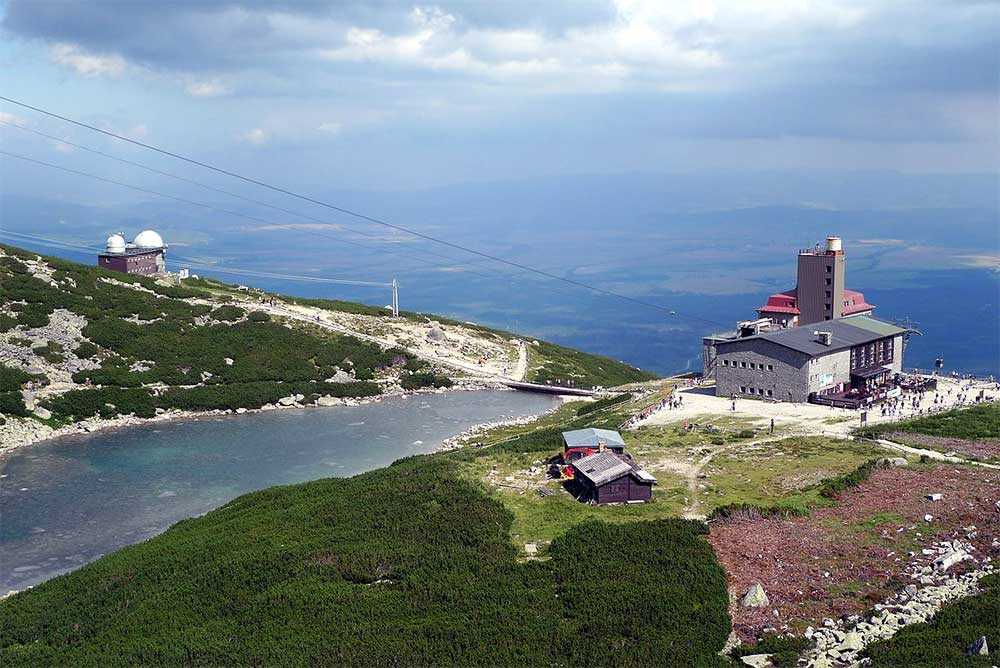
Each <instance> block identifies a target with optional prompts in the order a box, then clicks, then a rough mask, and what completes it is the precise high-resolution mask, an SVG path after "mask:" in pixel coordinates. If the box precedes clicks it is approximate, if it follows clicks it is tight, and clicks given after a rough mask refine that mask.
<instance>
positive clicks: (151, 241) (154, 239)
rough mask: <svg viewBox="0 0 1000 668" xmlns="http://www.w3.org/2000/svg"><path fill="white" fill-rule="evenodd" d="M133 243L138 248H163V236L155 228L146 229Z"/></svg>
mask: <svg viewBox="0 0 1000 668" xmlns="http://www.w3.org/2000/svg"><path fill="white" fill-rule="evenodd" d="M132 243H134V244H135V245H136V247H137V248H163V237H161V236H160V235H159V234H157V233H156V232H154V231H153V230H144V231H142V232H140V233H139V234H138V235H137V236H136V238H135V241H133V242H132Z"/></svg>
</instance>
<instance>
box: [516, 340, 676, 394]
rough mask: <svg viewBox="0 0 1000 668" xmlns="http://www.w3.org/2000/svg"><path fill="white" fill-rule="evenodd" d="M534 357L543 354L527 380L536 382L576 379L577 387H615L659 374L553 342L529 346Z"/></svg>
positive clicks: (540, 342) (561, 381)
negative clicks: (539, 363)
mask: <svg viewBox="0 0 1000 668" xmlns="http://www.w3.org/2000/svg"><path fill="white" fill-rule="evenodd" d="M528 351H529V356H530V357H531V358H541V361H542V362H543V363H544V364H542V365H535V364H534V363H533V365H532V366H534V367H535V368H533V369H532V370H531V371H530V372H529V374H528V380H531V381H533V382H536V383H546V382H552V383H556V384H559V383H565V382H568V381H573V382H574V384H575V385H576V386H577V387H591V386H596V385H603V386H606V387H614V386H616V385H625V384H627V383H636V382H640V381H644V380H654V379H655V378H657V376H656V374H653V373H649V372H648V371H643V370H642V369H637V368H635V367H632V366H629V365H628V364H624V363H622V362H619V361H617V360H613V359H611V358H610V357H603V356H601V355H592V354H590V353H584V352H581V351H579V350H573V349H571V348H564V347H563V346H557V345H556V344H554V343H547V342H545V341H539V342H538V345H534V343H532V344H531V345H530V346H528Z"/></svg>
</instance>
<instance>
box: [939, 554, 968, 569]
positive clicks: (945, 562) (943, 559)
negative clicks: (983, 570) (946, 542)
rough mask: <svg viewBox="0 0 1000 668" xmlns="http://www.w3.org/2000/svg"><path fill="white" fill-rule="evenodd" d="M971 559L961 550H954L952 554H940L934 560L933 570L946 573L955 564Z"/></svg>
mask: <svg viewBox="0 0 1000 668" xmlns="http://www.w3.org/2000/svg"><path fill="white" fill-rule="evenodd" d="M971 558H972V557H971V556H970V555H968V554H967V553H965V552H962V551H961V550H954V551H952V552H947V553H945V554H942V555H941V556H940V557H938V558H937V559H935V560H934V568H936V569H938V570H940V571H946V570H948V569H949V568H951V567H952V566H954V565H955V564H957V563H959V562H962V561H965V560H966V559H971Z"/></svg>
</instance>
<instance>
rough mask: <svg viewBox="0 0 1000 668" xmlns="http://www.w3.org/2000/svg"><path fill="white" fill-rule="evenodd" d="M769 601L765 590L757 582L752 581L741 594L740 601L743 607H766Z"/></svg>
mask: <svg viewBox="0 0 1000 668" xmlns="http://www.w3.org/2000/svg"><path fill="white" fill-rule="evenodd" d="M770 604H771V602H770V601H769V600H768V598H767V592H765V591H764V587H763V586H762V585H761V584H760V583H759V582H755V583H753V584H752V585H751V586H750V588H749V589H747V591H746V593H745V594H743V600H742V601H741V602H740V605H742V606H743V607H744V608H766V607H767V606H769V605H770Z"/></svg>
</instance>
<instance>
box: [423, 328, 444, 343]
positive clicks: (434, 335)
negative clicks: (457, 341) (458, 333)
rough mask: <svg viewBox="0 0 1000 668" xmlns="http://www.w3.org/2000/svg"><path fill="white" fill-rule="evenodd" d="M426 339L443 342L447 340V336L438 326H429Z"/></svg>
mask: <svg viewBox="0 0 1000 668" xmlns="http://www.w3.org/2000/svg"><path fill="white" fill-rule="evenodd" d="M427 340H428V341H433V342H435V343H444V342H445V341H447V340H448V337H447V336H446V335H445V333H444V330H442V329H441V328H440V327H431V331H429V332H427Z"/></svg>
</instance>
